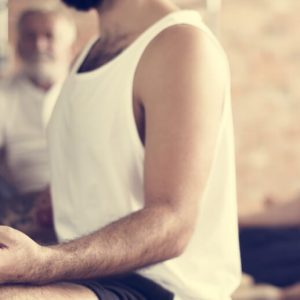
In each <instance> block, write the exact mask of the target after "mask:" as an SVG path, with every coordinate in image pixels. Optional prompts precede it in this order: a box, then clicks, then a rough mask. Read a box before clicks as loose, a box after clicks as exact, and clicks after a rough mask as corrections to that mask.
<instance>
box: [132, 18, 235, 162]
mask: <svg viewBox="0 0 300 300" xmlns="http://www.w3.org/2000/svg"><path fill="white" fill-rule="evenodd" d="M177 25H190V26H192V27H195V28H198V29H199V30H200V31H202V32H204V33H205V34H206V35H207V36H208V38H209V39H210V40H211V41H212V43H214V44H215V46H216V47H217V48H218V49H219V51H220V53H221V55H223V57H224V60H225V61H226V62H227V57H226V55H225V53H224V52H223V50H222V48H221V47H220V45H219V44H218V42H217V39H216V38H215V37H214V36H213V34H212V33H211V32H210V31H209V29H208V28H207V27H206V25H204V24H203V23H202V22H201V23H200V22H197V23H196V22H189V21H187V20H172V22H171V23H168V24H166V26H164V27H163V28H160V30H159V31H158V32H156V31H154V32H152V33H151V35H150V38H149V36H146V37H145V38H144V39H146V38H147V40H146V41H143V45H142V47H141V50H140V51H139V53H138V55H137V57H136V59H135V64H134V67H133V72H132V76H131V78H132V82H131V84H130V85H129V88H130V91H129V92H130V94H129V95H130V99H131V101H130V104H129V105H127V108H128V112H127V116H128V124H129V131H130V135H131V139H132V142H133V143H134V145H135V146H136V147H137V149H138V151H139V155H141V156H142V157H143V155H144V150H145V147H144V145H143V143H142V141H141V139H140V136H139V133H138V127H137V124H136V121H135V115H134V105H133V94H134V93H133V89H134V82H135V76H136V71H137V69H138V66H139V64H140V61H141V59H142V57H143V55H144V53H145V52H146V51H147V48H148V47H149V46H150V45H151V44H152V42H154V40H155V39H156V38H157V37H158V36H159V35H160V34H161V33H163V32H164V31H165V30H168V29H169V28H171V27H174V26H177ZM229 90H230V71H229V67H227V82H226V86H225V87H224V97H223V104H222V111H221V115H220V123H219V128H218V132H217V138H216V147H217V145H218V143H219V140H220V138H221V133H222V130H223V128H224V126H225V122H226V120H227V118H228V113H229V109H230V103H227V102H229V101H230V99H228V98H229V97H228V95H229Z"/></svg>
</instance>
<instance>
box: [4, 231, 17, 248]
mask: <svg viewBox="0 0 300 300" xmlns="http://www.w3.org/2000/svg"><path fill="white" fill-rule="evenodd" d="M16 232H17V230H15V229H13V228H11V227H8V226H0V247H1V248H2V249H3V248H8V247H9V246H13V245H14V244H15V240H16Z"/></svg>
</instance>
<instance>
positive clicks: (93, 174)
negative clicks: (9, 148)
mask: <svg viewBox="0 0 300 300" xmlns="http://www.w3.org/2000/svg"><path fill="white" fill-rule="evenodd" d="M176 24H190V25H192V26H196V27H197V28H199V29H200V30H202V31H203V32H205V34H207V35H208V36H209V37H210V38H211V39H212V40H213V41H214V43H215V44H216V47H220V46H219V45H218V42H217V41H216V40H215V38H214V37H213V36H212V34H211V33H210V31H209V30H208V29H207V27H206V26H205V25H204V24H203V23H202V21H201V18H200V16H199V14H198V13H197V12H195V11H190V10H182V11H177V12H173V13H171V14H169V15H167V16H165V17H164V18H162V19H161V20H159V21H158V22H156V23H155V24H153V25H152V26H151V27H150V28H148V29H147V30H146V31H145V32H144V33H143V34H141V35H140V36H139V37H138V38H137V40H135V41H134V42H133V43H132V44H131V45H130V46H129V47H128V48H127V49H125V50H124V51H123V52H122V53H121V54H120V55H118V56H117V57H116V58H114V59H113V60H111V61H110V62H108V63H106V64H105V65H104V66H102V67H100V68H98V69H96V70H94V71H90V72H86V73H77V69H78V68H79V66H80V65H81V63H82V62H83V60H84V58H85V56H86V54H87V53H88V51H89V49H90V46H88V47H87V49H86V50H85V51H84V52H83V54H82V55H81V57H79V59H78V61H77V63H76V64H75V66H74V68H73V71H72V72H71V75H70V76H69V78H68V79H67V81H66V83H65V85H64V88H63V90H62V92H61V95H60V98H59V100H58V102H57V105H56V107H55V110H54V113H53V116H52V120H51V124H50V126H49V139H50V156H51V167H52V168H51V169H52V193H53V201H54V203H53V205H54V217H55V226H56V230H57V233H58V236H59V239H60V240H61V241H63V240H70V239H75V238H77V237H80V236H82V235H86V234H88V233H91V232H94V231H96V230H98V229H99V228H101V227H103V226H105V225H107V224H108V223H111V222H112V221H115V220H117V219H119V218H121V217H123V216H126V215H128V214H130V213H132V212H134V211H136V210H139V209H141V208H142V207H143V204H144V198H143V194H144V193H143V159H144V148H143V145H142V143H141V141H140V138H139V135H138V133H137V129H136V124H135V120H134V115H133V105H132V90H133V80H134V74H135V70H136V67H137V65H138V62H139V60H140V58H141V56H142V54H143V52H144V50H145V48H146V47H147V46H148V45H149V43H150V42H151V41H152V40H153V38H154V37H156V36H157V35H158V34H159V33H160V32H161V31H162V30H164V29H166V28H168V27H170V26H172V25H176ZM220 51H222V49H221V47H220ZM229 81H230V80H229V78H228V88H227V90H226V92H225V94H224V101H225V102H224V110H223V114H222V119H221V122H220V128H219V134H218V140H217V145H216V149H215V156H214V161H213V165H212V168H211V171H210V176H209V180H208V183H207V186H206V189H205V192H204V195H203V196H202V197H201V199H199V201H200V205H199V218H198V222H197V225H196V229H195V232H194V235H193V237H192V239H191V241H190V244H189V246H188V248H187V250H186V251H185V253H184V254H183V255H182V256H180V257H178V258H175V259H172V260H169V261H166V262H163V263H159V264H157V265H155V266H152V267H149V268H146V269H143V270H141V271H139V273H140V274H141V275H143V276H146V277H148V278H150V279H152V280H154V281H156V282H157V283H159V284H161V285H162V286H164V287H166V288H167V289H169V290H171V291H173V292H174V293H175V295H176V299H181V300H227V299H230V295H231V293H232V292H233V291H234V289H235V288H236V287H237V285H238V283H239V277H240V263H239V250H238V249H239V248H238V239H237V236H238V234H237V211H236V187H235V164H234V140H233V130H232V117H231V104H230V87H229V85H230V83H229Z"/></svg>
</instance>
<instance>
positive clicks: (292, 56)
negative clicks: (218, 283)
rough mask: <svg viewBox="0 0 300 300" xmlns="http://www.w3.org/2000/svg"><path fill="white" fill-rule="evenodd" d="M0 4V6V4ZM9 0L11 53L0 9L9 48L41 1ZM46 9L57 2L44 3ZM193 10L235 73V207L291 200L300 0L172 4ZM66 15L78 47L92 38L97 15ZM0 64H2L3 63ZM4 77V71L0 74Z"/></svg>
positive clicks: (296, 158)
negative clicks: (21, 21) (23, 18)
mask: <svg viewBox="0 0 300 300" xmlns="http://www.w3.org/2000/svg"><path fill="white" fill-rule="evenodd" d="M5 2H6V1H3V0H1V1H0V7H1V3H2V7H3V3H5ZM39 2H40V1H34V0H22V1H20V0H9V1H8V21H9V23H8V24H9V34H8V38H9V43H10V46H9V48H8V47H7V46H6V45H4V43H3V41H5V38H6V32H5V22H7V19H6V18H5V12H4V9H3V8H2V9H1V12H0V14H1V21H0V22H1V26H0V30H1V32H0V37H1V40H2V41H1V46H0V47H1V52H2V53H3V51H5V50H10V55H9V57H10V62H9V64H8V65H7V67H8V68H7V69H6V72H8V69H13V65H14V59H13V57H14V56H13V54H12V49H13V46H11V45H13V43H14V40H15V34H14V27H15V22H16V20H17V16H18V15H19V13H20V11H22V10H23V9H25V8H26V7H28V6H32V5H36V4H39ZM44 2H45V4H47V5H52V4H53V3H56V2H57V1H56V0H47V3H46V1H44ZM176 2H177V3H179V4H180V5H181V6H182V7H184V8H194V9H198V10H199V11H200V12H201V13H202V14H203V17H204V19H205V20H206V22H207V23H208V25H209V26H210V27H211V28H212V29H213V30H214V31H215V32H216V33H217V34H218V35H219V38H220V39H221V41H222V43H223V45H224V47H225V49H226V52H227V54H228V56H229V59H230V63H231V69H232V88H233V89H232V93H233V112H234V121H235V131H236V146H237V173H238V195H239V203H240V206H239V207H240V210H241V211H242V212H243V211H247V212H248V211H249V210H255V209H258V208H259V207H260V205H261V201H262V200H263V199H264V198H265V197H266V196H267V195H275V196H276V197H278V198H283V199H288V198H290V197H292V196H294V195H295V193H297V192H298V191H300V183H299V181H298V178H300V153H299V151H298V149H299V146H300V126H299V116H300V89H299V88H298V86H299V84H298V81H299V70H300V35H299V33H298V29H299V28H300V18H299V15H298V13H299V11H300V2H299V1H295V0H251V1H250V0H226V1H223V2H222V4H221V3H220V2H221V1H220V0H211V1H209V0H208V1H205V0H177V1H176ZM71 14H72V15H73V16H74V17H75V20H76V23H77V26H78V41H77V48H78V50H79V49H80V48H81V47H82V46H83V45H84V44H85V43H86V42H87V41H88V40H89V39H90V38H91V37H92V36H94V35H95V34H96V32H95V28H96V26H95V25H96V18H95V15H94V14H93V13H92V12H91V13H89V14H83V13H76V12H74V11H72V12H71ZM2 64H3V62H2ZM2 75H3V74H2Z"/></svg>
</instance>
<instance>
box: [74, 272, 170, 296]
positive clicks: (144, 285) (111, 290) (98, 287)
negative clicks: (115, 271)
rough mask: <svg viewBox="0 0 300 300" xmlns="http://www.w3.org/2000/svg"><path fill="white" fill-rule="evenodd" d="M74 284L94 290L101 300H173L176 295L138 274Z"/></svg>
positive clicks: (80, 281)
mask: <svg viewBox="0 0 300 300" xmlns="http://www.w3.org/2000/svg"><path fill="white" fill-rule="evenodd" d="M73 283H76V284H80V285H83V286H85V287H87V288H89V289H90V290H92V291H93V292H94V293H95V294H96V295H97V297H98V298H99V299H101V300H173V299H174V295H173V294H172V293H171V292H169V291H168V290H166V289H164V288H163V287H161V286H160V285H158V284H157V283H155V282H153V281H151V280H149V279H147V278H144V277H142V276H140V275H138V274H128V275H123V276H117V277H111V278H107V279H92V280H78V281H75V282H73Z"/></svg>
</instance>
